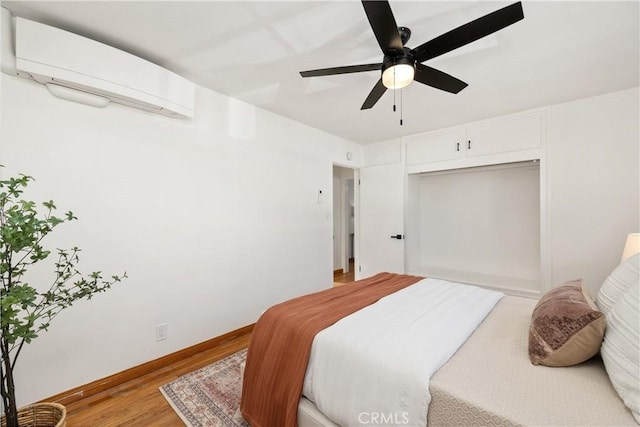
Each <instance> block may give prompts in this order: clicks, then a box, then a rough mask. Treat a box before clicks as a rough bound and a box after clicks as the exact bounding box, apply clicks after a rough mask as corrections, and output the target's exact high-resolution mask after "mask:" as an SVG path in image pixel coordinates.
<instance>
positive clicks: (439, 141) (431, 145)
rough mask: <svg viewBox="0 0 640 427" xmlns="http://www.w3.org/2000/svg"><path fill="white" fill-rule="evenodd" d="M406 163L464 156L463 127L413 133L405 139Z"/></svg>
mask: <svg viewBox="0 0 640 427" xmlns="http://www.w3.org/2000/svg"><path fill="white" fill-rule="evenodd" d="M405 142H406V147H407V148H406V150H407V165H417V164H420V163H429V162H440V161H443V160H454V159H459V158H462V157H464V156H465V149H466V145H465V144H466V142H467V140H466V138H465V131H464V129H455V130H451V131H444V132H438V133H435V134H431V135H415V136H411V137H407V138H406V139H405Z"/></svg>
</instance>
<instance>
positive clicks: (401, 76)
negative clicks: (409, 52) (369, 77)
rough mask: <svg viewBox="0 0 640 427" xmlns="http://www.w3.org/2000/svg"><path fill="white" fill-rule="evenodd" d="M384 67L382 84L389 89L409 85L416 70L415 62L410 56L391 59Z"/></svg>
mask: <svg viewBox="0 0 640 427" xmlns="http://www.w3.org/2000/svg"><path fill="white" fill-rule="evenodd" d="M382 67H383V68H382V84H383V85H384V86H385V87H386V88H388V89H402V88H403V87H407V86H409V85H410V84H411V82H412V81H413V76H414V74H415V72H416V69H415V65H414V63H413V62H412V61H411V60H409V59H408V58H397V59H394V60H390V61H388V62H386V63H384V64H383V66H382Z"/></svg>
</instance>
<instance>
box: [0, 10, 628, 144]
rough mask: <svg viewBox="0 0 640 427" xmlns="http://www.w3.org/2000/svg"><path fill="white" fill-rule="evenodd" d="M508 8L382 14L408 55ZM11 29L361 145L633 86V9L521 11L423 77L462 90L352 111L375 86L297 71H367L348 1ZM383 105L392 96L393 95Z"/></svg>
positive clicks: (57, 20) (120, 14)
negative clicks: (131, 58)
mask: <svg viewBox="0 0 640 427" xmlns="http://www.w3.org/2000/svg"><path fill="white" fill-rule="evenodd" d="M510 3H511V2H489V1H455V2H453V1H450V2H435V1H393V0H391V1H390V4H391V8H392V9H393V11H394V14H395V17H396V21H397V23H398V25H401V26H408V27H410V28H411V30H412V33H413V34H412V36H411V40H409V42H408V43H407V46H409V47H416V46H418V45H419V44H422V43H423V42H425V41H427V40H430V39H432V38H434V37H436V36H438V35H440V34H442V33H444V32H446V31H448V30H450V29H453V28H455V27H457V26H459V25H462V24H465V23H466V22H468V21H471V20H473V19H475V18H478V17H481V16H483V15H485V14H487V13H490V12H492V11H494V10H496V9H499V8H500V7H503V6H506V5H508V4H510ZM2 5H3V6H4V7H7V8H8V9H9V10H11V11H12V12H13V13H14V15H17V16H22V17H25V18H29V19H33V20H36V21H39V22H43V23H46V24H50V25H54V26H57V27H60V28H63V29H66V30H69V31H72V32H75V33H78V34H82V35H85V36H87V37H90V38H93V39H96V40H99V41H102V42H104V43H107V44H109V45H112V46H115V47H118V48H120V49H123V50H126V51H128V52H131V53H133V54H136V55H138V56H141V57H143V58H146V59H148V60H150V61H153V62H155V63H157V64H159V65H162V66H164V67H166V68H169V69H171V70H173V71H175V72H178V73H179V74H181V75H183V76H185V77H187V78H189V79H191V80H193V81H194V82H196V83H198V84H200V85H202V86H205V87H209V88H211V89H213V90H215V91H217V92H221V93H224V94H226V95H229V96H232V97H234V98H238V99H240V100H243V101H246V102H248V103H250V104H254V105H257V106H260V107H262V108H264V109H267V110H270V111H273V112H275V113H278V114H281V115H283V116H286V117H289V118H291V119H294V120H297V121H299V122H302V123H306V124H308V125H310V126H313V127H316V128H319V129H322V130H324V131H327V132H329V133H332V134H335V135H338V136H341V137H343V138H346V139H349V140H352V141H355V142H359V143H369V142H375V141H380V140H386V139H390V138H394V137H398V136H402V135H410V134H414V133H419V132H423V131H427V130H432V129H438V128H442V127H447V126H452V125H455V124H460V123H465V122H470V121H474V120H479V119H483V118H488V117H494V116H498V115H503V114H508V113H513V112H517V111H522V110H526V109H530V108H535V107H540V106H545V105H550V104H555V103H560V102H564V101H569V100H572V99H578V98H583V97H587V96H592V95H597V94H601V93H606V92H611V91H616V90H621V89H625V88H630V87H635V86H638V85H639V75H640V70H639V63H640V54H639V52H640V48H639V40H640V30H639V24H638V22H639V5H640V2H638V1H625V2H615V1H588V2H577V1H566V2H558V1H550V2H543V1H529V2H523V9H524V15H525V18H524V20H523V21H520V22H517V23H516V24H514V25H512V26H510V27H507V28H505V29H503V30H501V31H499V32H497V33H495V34H493V35H491V36H488V37H486V38H484V39H481V40H479V41H477V42H475V43H472V44H470V45H468V46H466V47H463V48H461V49H458V50H457V51H454V52H452V53H450V54H447V55H444V56H442V57H439V58H435V59H433V60H430V61H427V64H428V65H430V66H432V67H434V68H438V69H440V70H442V71H444V72H446V73H449V74H451V75H453V76H455V77H458V78H460V79H461V80H464V81H465V82H467V83H468V84H469V86H468V87H467V88H466V89H464V90H463V91H462V92H460V93H459V94H457V95H453V94H450V93H447V92H442V91H439V90H436V89H433V88H431V87H428V86H424V85H421V84H419V83H415V82H414V83H412V84H411V85H410V86H409V87H408V88H406V89H404V90H403V91H402V101H403V116H404V125H403V126H400V125H399V113H393V112H392V105H393V97H394V96H393V95H394V94H393V91H387V93H386V94H385V95H384V96H383V97H382V99H381V100H380V101H379V102H378V104H376V106H375V107H374V108H373V109H371V110H367V111H361V110H360V106H361V105H362V102H363V101H364V99H365V98H366V96H367V95H368V93H369V91H370V90H371V88H372V87H373V85H374V84H375V83H376V81H377V80H378V78H379V74H377V72H375V71H374V72H366V73H359V74H347V75H340V76H330V77H316V78H307V79H303V78H302V77H300V75H299V74H298V72H299V71H303V70H308V69H316V68H326V67H333V66H341V65H352V64H364V63H370V62H380V61H381V59H382V54H381V52H380V48H379V46H378V44H377V42H376V39H375V37H374V35H373V32H372V31H371V28H370V27H369V23H368V21H367V18H366V16H365V14H364V10H363V8H362V5H361V3H360V2H359V1H331V2H329V1H323V2H313V1H258V2H248V1H198V2H187V1H178V2H165V1H138V2H133V1H127V2H118V1H102V2H100V1H90V2H73V1H71V2H60V1H42V2H40V1H3V2H2ZM396 98H397V102H398V103H399V101H400V93H399V92H398V93H397V94H396Z"/></svg>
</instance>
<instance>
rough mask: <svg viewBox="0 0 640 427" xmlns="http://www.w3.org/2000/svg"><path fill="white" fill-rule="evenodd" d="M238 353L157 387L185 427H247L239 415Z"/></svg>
mask: <svg viewBox="0 0 640 427" xmlns="http://www.w3.org/2000/svg"><path fill="white" fill-rule="evenodd" d="M246 358H247V350H246V349H245V350H241V351H239V352H237V353H234V354H232V355H231V356H228V357H226V358H224V359H222V360H219V361H217V362H215V363H213V364H211V365H209V366H206V367H204V368H202V369H200V370H198V371H195V372H192V373H190V374H187V375H184V376H182V377H180V378H178V379H177V380H175V381H173V382H171V383H169V384H167V385H163V386H162V387H160V391H161V392H162V394H163V395H164V397H165V398H166V399H167V400H168V401H169V404H170V405H171V407H172V408H173V409H174V410H175V411H176V413H177V414H178V416H179V417H180V418H181V419H182V421H184V423H185V424H186V425H187V426H189V427H227V426H229V427H248V426H249V424H248V423H247V422H246V421H245V420H244V419H243V418H242V415H241V414H240V397H241V395H242V381H241V380H240V379H241V375H240V365H241V364H242V363H243V362H244V361H245V360H246Z"/></svg>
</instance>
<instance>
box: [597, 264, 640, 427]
mask: <svg viewBox="0 0 640 427" xmlns="http://www.w3.org/2000/svg"><path fill="white" fill-rule="evenodd" d="M637 271H638V270H636V276H635V281H634V282H632V283H631V284H630V286H629V288H628V289H627V291H626V292H625V293H624V294H623V295H622V296H621V297H620V298H618V301H617V302H616V303H615V304H614V305H613V307H612V308H611V310H610V311H609V316H608V319H607V330H606V332H605V334H604V341H603V342H602V347H601V349H600V354H601V355H602V360H603V361H604V366H605V368H606V369H607V373H608V374H609V379H611V383H612V384H613V388H615V390H616V391H617V392H618V395H619V396H620V397H621V398H622V400H623V402H624V404H625V405H626V406H627V408H629V409H630V410H631V413H632V414H633V417H634V418H635V419H636V421H637V422H638V423H640V276H639V275H638V274H637Z"/></svg>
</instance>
